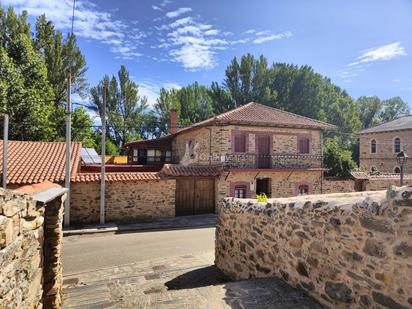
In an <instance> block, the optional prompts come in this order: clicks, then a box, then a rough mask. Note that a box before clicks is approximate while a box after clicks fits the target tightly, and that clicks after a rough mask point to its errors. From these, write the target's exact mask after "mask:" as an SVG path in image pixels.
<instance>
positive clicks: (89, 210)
mask: <svg viewBox="0 0 412 309" xmlns="http://www.w3.org/2000/svg"><path fill="white" fill-rule="evenodd" d="M175 191H176V180H174V179H167V180H160V181H150V182H146V181H138V182H132V181H130V182H120V181H119V182H106V195H105V197H106V221H118V222H122V221H123V222H128V221H129V222H130V221H136V220H150V219H154V218H167V217H174V215H175ZM99 203H100V184H99V183H98V182H74V183H72V185H71V210H70V216H71V218H70V220H71V222H72V223H74V224H81V223H95V222H99V216H100V210H99V209H100V208H99Z"/></svg>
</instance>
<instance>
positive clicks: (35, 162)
mask: <svg viewBox="0 0 412 309" xmlns="http://www.w3.org/2000/svg"><path fill="white" fill-rule="evenodd" d="M80 149H81V143H80V142H73V143H72V144H71V176H72V177H73V176H74V175H75V174H76V173H77V170H78V166H79V162H80ZM65 154H66V144H65V143H64V142H30V141H9V142H8V159H7V183H8V184H19V185H20V184H21V185H24V184H33V183H40V182H43V181H50V182H63V181H64V178H65V173H66V171H65V168H66V163H65V160H66V155H65ZM2 165H3V141H2V140H0V168H1V169H3V166H2Z"/></svg>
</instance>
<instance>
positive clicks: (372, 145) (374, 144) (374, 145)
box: [371, 139, 376, 153]
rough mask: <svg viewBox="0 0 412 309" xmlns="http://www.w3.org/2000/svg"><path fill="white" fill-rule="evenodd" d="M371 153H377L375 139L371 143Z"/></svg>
mask: <svg viewBox="0 0 412 309" xmlns="http://www.w3.org/2000/svg"><path fill="white" fill-rule="evenodd" d="M371 153H376V141H375V140H374V139H373V140H372V141H371Z"/></svg>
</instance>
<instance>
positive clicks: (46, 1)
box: [2, 0, 145, 59]
mask: <svg viewBox="0 0 412 309" xmlns="http://www.w3.org/2000/svg"><path fill="white" fill-rule="evenodd" d="M2 3H3V4H4V5H13V7H14V8H15V9H16V10H17V11H19V12H21V11H23V10H27V11H28V14H29V15H32V16H39V15H41V14H45V15H46V17H47V18H48V19H50V20H52V21H53V23H54V24H55V26H56V28H57V29H59V30H63V31H67V30H70V29H71V20H72V5H73V2H72V0H2ZM113 12H114V11H113V10H112V11H111V12H108V11H101V10H99V9H98V8H97V7H96V5H95V4H94V3H93V2H91V1H88V0H78V1H76V10H75V18H74V32H75V34H76V35H77V36H78V37H82V38H85V39H90V40H97V41H99V42H101V43H103V44H107V45H110V50H111V51H112V52H113V53H115V54H116V56H117V57H118V58H122V59H134V58H136V57H139V56H140V53H139V52H138V51H137V46H138V45H139V44H140V43H141V42H140V39H141V38H142V37H144V36H145V34H144V33H143V32H140V31H138V29H136V28H133V27H131V26H130V25H129V24H127V23H125V22H124V21H121V20H119V19H116V18H115V17H114V16H113V14H112V13H113ZM130 33H134V35H132V36H131V35H129V34H130Z"/></svg>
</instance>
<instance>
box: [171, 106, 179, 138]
mask: <svg viewBox="0 0 412 309" xmlns="http://www.w3.org/2000/svg"><path fill="white" fill-rule="evenodd" d="M178 123H179V114H178V111H177V109H175V108H173V109H171V110H170V127H169V131H170V133H171V134H174V133H176V132H177V126H178Z"/></svg>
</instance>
